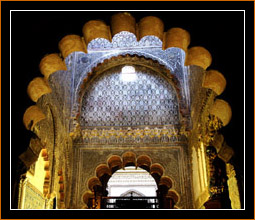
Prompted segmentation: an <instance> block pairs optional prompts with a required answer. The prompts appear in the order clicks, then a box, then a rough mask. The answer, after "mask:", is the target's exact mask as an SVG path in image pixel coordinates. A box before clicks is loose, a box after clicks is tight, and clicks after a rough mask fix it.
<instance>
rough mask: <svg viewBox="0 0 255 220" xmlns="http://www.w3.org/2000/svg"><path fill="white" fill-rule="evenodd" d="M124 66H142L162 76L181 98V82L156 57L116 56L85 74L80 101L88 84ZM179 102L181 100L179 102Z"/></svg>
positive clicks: (81, 83) (79, 86) (79, 89)
mask: <svg viewBox="0 0 255 220" xmlns="http://www.w3.org/2000/svg"><path fill="white" fill-rule="evenodd" d="M116 62H117V63H116ZM123 65H136V66H142V67H146V68H148V69H150V70H152V71H154V72H156V73H157V74H159V75H161V76H162V77H163V78H164V79H165V80H167V81H168V82H169V83H170V84H171V85H172V86H173V88H174V89H175V92H176V94H177V98H178V99H180V98H181V94H179V93H180V92H179V91H180V84H181V83H180V82H179V80H178V79H177V78H176V76H175V75H173V74H172V73H171V70H169V69H168V68H167V67H166V66H165V65H163V64H160V63H159V61H158V60H157V59H155V57H150V58H146V57H145V56H143V55H129V54H126V55H116V56H113V57H110V58H106V59H104V60H102V62H101V63H98V64H97V65H96V66H95V67H94V68H92V70H91V71H90V72H88V73H87V74H85V73H83V76H84V75H85V77H84V78H81V80H80V83H79V84H78V87H77V93H78V94H79V99H81V97H83V95H84V93H85V91H86V89H84V88H86V87H87V86H86V84H91V83H93V81H94V80H95V79H96V78H97V77H100V76H101V75H102V74H103V73H104V72H106V71H108V70H110V69H112V68H114V67H118V66H123ZM178 101H179V100H178Z"/></svg>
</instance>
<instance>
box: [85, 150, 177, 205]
mask: <svg viewBox="0 0 255 220" xmlns="http://www.w3.org/2000/svg"><path fill="white" fill-rule="evenodd" d="M128 166H135V167H140V168H142V169H144V170H146V171H148V172H149V173H150V174H151V176H152V177H153V178H154V179H155V182H156V184H157V188H158V190H157V198H155V199H157V200H158V201H157V202H158V206H157V208H173V207H174V205H175V204H176V203H177V202H179V196H177V195H178V193H176V192H175V191H174V190H173V189H172V188H173V180H172V179H171V178H170V177H169V176H165V175H164V168H163V167H162V165H160V164H159V163H152V159H151V158H150V157H149V156H148V155H139V156H138V157H137V156H136V154H135V153H134V152H132V151H127V152H125V153H124V154H122V156H119V155H111V156H110V157H109V158H108V159H107V163H105V164H100V165H99V166H97V167H96V169H95V173H96V176H94V177H91V178H89V180H88V182H87V184H88V188H89V191H86V192H85V193H84V195H83V201H84V203H85V207H88V208H106V205H105V204H104V203H103V202H102V201H103V200H104V199H105V198H106V199H112V198H111V197H107V195H108V192H107V190H106V187H107V182H108V181H109V179H110V178H111V176H112V174H113V173H115V172H116V171H117V170H119V169H121V168H123V169H124V168H125V167H128ZM114 198H115V199H116V197H114ZM148 199H151V198H148Z"/></svg>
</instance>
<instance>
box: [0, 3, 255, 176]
mask: <svg viewBox="0 0 255 220" xmlns="http://www.w3.org/2000/svg"><path fill="white" fill-rule="evenodd" d="M7 3H8V4H7ZM250 3H252V2H250ZM250 3H248V2H243V3H241V2H236V3H235V2H229V3H227V2H225V3H224V2H141V4H139V2H108V3H106V2H72V3H71V2H61V3H60V2H58V3H57V2H22V4H21V3H18V2H2V28H3V30H5V32H4V31H3V32H2V33H3V34H4V37H3V38H2V46H3V47H4V49H5V51H6V53H5V54H3V53H2V54H3V55H2V56H3V57H2V65H3V66H4V67H5V68H6V69H7V70H6V71H2V102H3V103H6V104H3V105H2V106H3V107H4V109H3V111H2V119H3V121H4V122H5V123H6V126H8V123H9V121H10V120H9V118H8V117H7V116H6V115H8V114H9V112H10V113H11V115H10V118H11V130H10V131H11V139H10V138H9V136H8V134H6V135H4V134H2V137H3V139H6V141H8V140H11V150H10V148H9V145H10V144H8V145H6V146H4V147H3V144H2V157H3V153H4V152H6V155H8V154H9V153H11V166H12V170H11V171H12V176H13V175H14V173H15V169H16V161H17V158H18V155H20V154H21V153H22V152H24V151H25V150H26V148H27V147H28V145H29V140H30V137H31V132H29V131H27V130H26V129H25V127H24V125H23V121H22V119H23V114H24V112H25V110H26V109H27V108H28V107H29V106H30V105H33V104H34V103H33V102H32V101H31V100H30V98H29V97H28V95H27V92H26V90H27V86H28V84H29V82H30V81H31V80H32V79H33V78H35V77H38V76H42V75H41V73H40V72H39V63H40V60H41V59H42V57H43V56H44V55H46V54H50V53H56V52H57V53H58V52H59V49H58V42H59V41H60V40H61V38H62V37H64V36H65V35H68V34H78V35H81V36H82V27H83V25H84V24H85V23H86V22H87V21H89V20H93V19H101V20H104V21H105V22H106V23H107V24H108V25H109V24H110V17H111V15H113V14H114V13H117V12H119V10H123V11H129V10H138V11H129V12H130V13H131V14H132V15H133V16H134V17H135V18H136V21H137V22H139V20H140V19H141V18H143V17H145V16H151V15H152V16H157V17H159V18H160V19H162V21H163V22H164V24H165V31H166V30H168V29H169V28H172V27H181V28H184V29H186V30H187V31H188V32H189V33H190V35H191V44H190V47H192V46H203V47H205V48H206V49H208V50H209V51H210V53H211V55H212V58H213V61H212V65H211V66H210V67H209V68H208V69H216V70H218V71H220V72H222V73H223V74H224V76H225V78H226V80H227V87H226V90H225V91H224V92H223V94H222V95H220V96H218V98H220V99H224V100H226V101H227V102H228V103H229V104H230V105H231V107H232V113H233V115H232V120H231V121H230V123H229V124H228V125H227V126H226V127H224V128H223V129H222V130H221V133H222V134H223V135H224V137H225V140H226V142H227V144H228V145H229V146H231V147H232V148H233V149H234V150H235V157H234V160H235V163H236V165H237V169H238V172H239V173H240V175H242V176H243V175H244V167H245V166H244V158H245V161H246V164H251V163H253V155H254V154H253V145H252V142H251V144H248V142H247V140H246V144H245V146H246V149H245V154H244V69H245V70H246V71H245V78H246V84H245V91H246V98H247V96H248V97H249V100H247V99H246V104H247V105H246V108H245V109H246V110H247V112H246V119H248V120H247V122H246V126H248V125H251V123H252V121H253V114H252V115H250V113H251V110H253V102H252V101H253V92H252V87H253V74H252V72H253V70H250V71H249V70H248V68H249V67H248V64H251V63H252V61H253V53H252V50H253V31H252V29H253V26H254V25H253V11H252V10H253V5H252V4H250ZM15 9H16V10H28V9H29V10H35V9H36V10H49V9H50V10H60V9H65V10H88V9H90V10H96V11H12V12H11V14H10V10H15ZM215 9H217V10H231V9H233V10H246V18H245V19H246V31H248V30H249V31H250V32H251V33H250V34H248V33H246V35H245V36H246V48H245V52H246V54H248V55H246V56H245V62H246V65H245V66H244V12H242V11H162V10H215ZM100 10H110V11H100ZM113 10H116V11H113ZM139 10H148V11H139ZM152 10H158V11H152ZM3 17H4V19H5V22H3ZM10 18H11V26H10V25H9V24H8V23H6V22H7V21H8V20H9V19H10ZM10 30H11V32H10ZM9 33H10V34H11V36H10V38H9V36H8V34H9ZM9 39H10V40H11V44H10V45H11V48H10V46H9V42H8V41H9ZM9 51H11V56H9V54H8V52H9ZM9 57H10V59H11V65H10V63H9V61H8V58H9ZM9 67H11V71H10V74H8V71H9V69H8V68H9ZM250 68H251V66H250ZM9 80H11V83H10V82H9ZM9 86H11V89H10V88H9ZM10 92H11V96H10V98H11V100H10V99H9V96H8V95H7V94H10ZM250 94H251V95H250ZM10 101H11V106H10V105H9V102H10ZM9 106H10V107H11V109H9ZM9 110H10V111H9ZM5 111H6V114H4V112H5ZM8 111H9V112H8ZM251 126H252V125H251ZM2 128H3V129H5V131H8V130H9V129H6V128H7V127H4V126H2ZM252 129H253V127H249V128H247V127H246V131H245V132H246V134H248V133H249V134H252V133H251V132H252ZM251 136H252V135H251ZM250 140H251V139H250ZM4 157H7V158H8V156H5V155H4ZM7 158H2V159H7ZM7 164H8V163H7ZM2 167H3V166H2ZM246 167H247V166H246ZM251 169H252V168H251ZM6 170H7V168H6ZM8 172H9V169H8V171H7V172H6V173H7V175H8ZM252 174H253V171H252ZM251 179H252V180H253V177H252V178H251Z"/></svg>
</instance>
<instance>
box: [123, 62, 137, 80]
mask: <svg viewBox="0 0 255 220" xmlns="http://www.w3.org/2000/svg"><path fill="white" fill-rule="evenodd" d="M121 79H122V80H123V81H125V82H132V81H135V80H136V79H137V75H136V73H135V68H134V67H133V66H124V67H123V68H122V69H121Z"/></svg>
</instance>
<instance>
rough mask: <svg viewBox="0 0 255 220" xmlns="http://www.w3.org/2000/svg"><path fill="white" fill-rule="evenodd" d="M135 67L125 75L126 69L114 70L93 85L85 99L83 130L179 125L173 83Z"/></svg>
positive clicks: (123, 67) (99, 78)
mask: <svg viewBox="0 0 255 220" xmlns="http://www.w3.org/2000/svg"><path fill="white" fill-rule="evenodd" d="M133 67H135V71H134V72H126V73H125V71H124V70H125V68H126V69H127V66H118V67H115V68H112V69H110V70H108V71H106V72H105V73H104V74H102V75H101V76H99V77H98V78H96V79H95V80H94V81H93V82H91V84H90V85H89V86H88V87H87V89H86V91H85V94H84V96H83V98H82V106H81V120H80V124H81V126H82V127H96V126H110V127H112V126H146V125H152V126H159V125H176V124H179V110H178V99H177V96H176V92H175V90H174V88H173V87H172V85H171V83H169V82H168V81H167V80H166V79H165V78H164V77H163V76H161V75H159V74H158V73H156V72H154V71H153V70H151V69H149V68H146V67H141V66H132V67H130V68H131V69H132V68H133ZM123 71H124V72H123Z"/></svg>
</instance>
